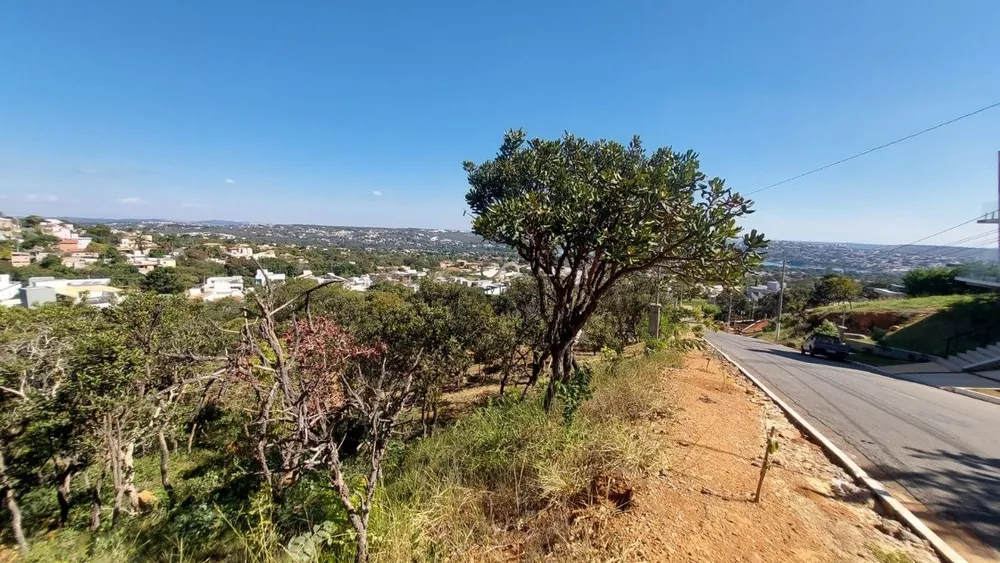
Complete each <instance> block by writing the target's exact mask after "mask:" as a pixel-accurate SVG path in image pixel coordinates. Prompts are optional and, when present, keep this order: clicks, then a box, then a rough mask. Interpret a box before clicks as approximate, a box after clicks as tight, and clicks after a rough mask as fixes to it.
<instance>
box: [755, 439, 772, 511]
mask: <svg viewBox="0 0 1000 563" xmlns="http://www.w3.org/2000/svg"><path fill="white" fill-rule="evenodd" d="M772 443H774V427H773V426H772V427H771V431H770V432H768V433H767V443H766V444H765V445H764V463H761V464H760V480H758V481H757V493H756V494H754V496H753V501H754V502H760V490H761V489H762V488H763V487H764V477H765V476H766V475H767V468H768V466H769V465H770V462H771V444H772Z"/></svg>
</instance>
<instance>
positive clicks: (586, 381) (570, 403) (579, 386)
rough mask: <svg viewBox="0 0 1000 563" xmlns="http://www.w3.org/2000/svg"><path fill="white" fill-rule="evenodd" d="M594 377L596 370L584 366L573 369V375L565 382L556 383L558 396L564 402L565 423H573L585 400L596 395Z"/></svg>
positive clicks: (567, 424) (563, 414)
mask: <svg viewBox="0 0 1000 563" xmlns="http://www.w3.org/2000/svg"><path fill="white" fill-rule="evenodd" d="M593 378H594V370H593V369H592V368H591V367H590V366H583V367H579V368H577V369H575V370H573V375H572V377H570V378H569V380H567V381H566V382H565V383H562V382H559V383H556V397H558V398H559V400H560V401H561V402H562V416H563V424H565V425H566V426H569V425H571V424H573V419H574V418H576V413H577V411H579V410H580V406H581V405H583V402H584V401H586V400H587V399H589V398H591V397H592V396H593V395H594V390H593V389H591V387H590V382H591V380H592V379H593Z"/></svg>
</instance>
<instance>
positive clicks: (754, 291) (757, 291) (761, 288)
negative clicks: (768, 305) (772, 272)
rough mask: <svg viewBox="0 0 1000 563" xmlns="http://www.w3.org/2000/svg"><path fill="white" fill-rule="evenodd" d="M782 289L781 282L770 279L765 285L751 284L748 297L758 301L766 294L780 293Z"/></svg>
mask: <svg viewBox="0 0 1000 563" xmlns="http://www.w3.org/2000/svg"><path fill="white" fill-rule="evenodd" d="M779 291H781V283H780V282H776V281H769V282H767V283H766V284H764V285H751V286H750V287H748V288H747V297H748V298H750V299H753V300H754V301H757V300H758V299H760V298H761V297H763V296H765V295H770V294H774V293H778V292H779Z"/></svg>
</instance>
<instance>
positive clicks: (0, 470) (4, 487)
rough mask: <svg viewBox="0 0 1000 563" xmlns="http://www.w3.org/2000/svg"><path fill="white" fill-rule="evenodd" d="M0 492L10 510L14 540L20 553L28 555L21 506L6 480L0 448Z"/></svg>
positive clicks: (4, 465)
mask: <svg viewBox="0 0 1000 563" xmlns="http://www.w3.org/2000/svg"><path fill="white" fill-rule="evenodd" d="M0 493H2V496H3V502H4V505H5V506H6V507H7V511H8V512H10V528H11V531H12V532H13V533H14V540H15V541H16V542H17V547H18V548H19V549H20V550H21V555H23V556H27V555H28V540H26V539H24V529H23V528H22V527H21V508H20V507H19V506H18V505H17V500H16V499H15V498H14V488H13V487H11V485H10V483H9V482H8V480H7V464H6V463H5V461H4V457H3V451H2V450H0Z"/></svg>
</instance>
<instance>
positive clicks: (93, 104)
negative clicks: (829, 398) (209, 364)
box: [0, 0, 1000, 244]
mask: <svg viewBox="0 0 1000 563" xmlns="http://www.w3.org/2000/svg"><path fill="white" fill-rule="evenodd" d="M526 14H530V17H526V16H525V15H526ZM903 14H905V17H903ZM996 21H1000V4H998V3H996V2H993V1H990V0H969V1H967V2H962V3H960V4H955V5H951V4H947V3H924V4H916V5H915V4H913V3H911V2H908V1H906V0H885V1H883V2H878V3H871V2H866V1H864V0H849V1H847V2H841V3H837V4H830V5H820V4H809V5H807V4H804V3H788V4H787V5H782V6H776V5H774V4H772V3H764V2H737V1H735V0H732V1H723V0H716V1H713V2H707V3H694V4H674V3H652V2H650V3H640V4H635V5H630V6H627V7H625V6H621V5H618V4H613V3H612V4H608V3H588V2H584V3H579V2H573V3H570V2H568V1H566V0H561V1H556V2H551V3H544V4H541V5H540V4H538V3H531V2H525V1H523V0H522V1H514V2H508V3H504V4H503V5H479V4H468V3H458V2H439V3H432V4H421V5H413V4H411V3H405V2H400V3H397V4H394V5H392V6H386V5H385V4H379V5H364V4H359V5H347V6H340V5H333V4H329V3H324V2H318V1H315V2H309V1H306V2H301V3H295V4H294V5H283V4H269V5H254V4H250V5H248V4H246V3H242V2H236V1H235V0H220V1H219V2H212V3H210V4H204V3H199V2H194V1H192V0H180V1H176V2H165V1H162V0H161V1H155V0H154V1H150V2H142V3H130V4H121V3H116V2H109V1H107V0H95V1H94V2H91V3H87V4H86V5H81V4H76V3H72V2H55V3H30V2H20V3H16V2H11V3H4V4H2V5H0V56H2V57H3V60H5V61H7V65H5V68H4V71H5V80H4V87H0V130H2V131H3V133H4V134H3V135H0V211H4V212H6V213H9V214H29V213H37V214H40V215H49V216H67V215H69V216H113V217H123V218H136V217H150V216H156V217H163V218H165V219H172V220H192V219H197V220H206V219H207V218H215V219H224V220H237V221H251V222H264V223H310V224H323V225H336V224H345V225H361V226H381V227H402V226H412V227H420V228H448V229H462V230H468V228H469V217H467V216H465V215H464V213H465V201H464V195H465V192H466V190H467V186H466V183H465V177H464V173H463V171H462V167H461V163H462V161H463V160H474V161H482V160H484V159H487V158H490V157H491V156H492V155H493V154H494V153H495V152H496V150H497V147H498V146H499V143H500V142H501V137H502V134H503V132H504V130H506V129H509V128H519V127H522V128H524V129H525V130H526V131H527V133H528V135H529V136H540V137H546V138H551V137H555V136H558V135H560V134H561V133H562V132H563V131H564V130H569V131H571V132H573V133H575V134H578V135H581V136H583V137H586V138H592V139H596V138H609V139H615V140H618V141H621V142H627V141H628V139H629V138H630V137H631V136H632V135H633V134H638V135H640V136H641V137H642V138H643V140H644V142H645V145H646V147H647V148H648V149H649V150H653V149H655V148H656V147H659V146H663V145H672V146H673V147H674V148H676V149H682V150H683V149H688V148H690V149H693V150H696V151H698V152H699V153H700V155H701V160H702V169H703V171H704V172H705V173H706V174H708V175H709V176H720V177H723V178H726V180H727V185H729V186H730V187H732V188H733V189H735V190H737V191H740V192H743V193H749V192H752V191H754V190H756V189H759V188H761V187H763V186H767V185H770V184H772V183H774V182H777V181H780V180H783V179H785V178H789V177H792V176H794V175H796V174H799V173H802V172H804V171H807V170H811V169H813V168H815V167H818V166H822V165H825V164H827V163H830V162H833V161H835V160H838V159H840V158H843V157H846V156H849V155H852V154H855V153H857V152H859V151H862V150H865V149H868V148H870V147H873V146H876V145H879V144H882V143H885V142H887V141H891V140H893V139H896V138H898V137H901V136H903V135H907V134H910V133H914V132H916V131H919V130H921V129H923V128H925V127H928V126H930V125H934V124H936V123H940V122H942V121H945V120H947V119H950V118H953V117H955V116H958V115H961V114H963V113H965V112H968V111H971V110H974V109H976V108H979V107H983V106H985V105H987V104H990V103H993V102H996V101H1000V74H998V73H991V72H984V70H983V69H990V68H993V67H994V66H995V61H994V60H993V59H994V56H993V53H996V52H1000V36H998V35H997V34H996V33H995V31H994V29H993V28H994V23H995V22H996ZM942 37H947V38H948V40H947V41H941V40H940V39H941V38H942ZM553 53H557V55H554V54H553ZM997 131H1000V109H996V110H991V111H988V112H984V113H982V114H980V115H977V116H975V117H972V118H969V119H968V120H964V121H961V122H959V123H955V124H953V125H949V126H947V127H944V128H942V129H939V130H936V131H934V132H932V133H929V134H927V135H924V136H921V137H919V138H915V139H912V140H909V141H907V142H905V143H901V144H899V145H895V146H893V147H890V148H887V149H885V150H884V151H880V152H878V153H875V154H871V155H868V156H865V157H862V158H859V159H857V160H853V161H851V162H849V163H846V164H844V165H842V166H838V167H836V168H832V169H829V170H825V171H823V172H820V173H817V174H814V175H811V176H809V177H806V178H802V179H800V180H797V181H795V182H791V183H788V184H785V185H782V186H778V187H776V188H774V189H771V190H767V191H764V192H761V193H759V194H756V195H755V196H754V197H753V199H755V201H756V205H755V208H756V209H757V213H755V214H754V215H752V216H750V217H749V218H748V219H747V220H746V221H744V226H745V227H746V228H747V229H752V228H755V229H758V230H760V231H763V232H764V233H766V234H767V235H768V236H769V237H770V238H772V239H782V240H815V241H827V242H844V241H850V242H859V243H875V244H902V243H906V242H909V241H912V240H915V239H918V238H920V237H923V236H926V235H928V234H930V233H933V232H935V231H937V230H941V229H944V228H946V227H949V226H951V225H955V224H958V223H960V222H962V221H965V220H967V219H970V218H972V217H973V216H975V215H977V214H979V213H984V212H986V211H990V210H992V209H996V207H997V202H996V198H997V150H998V149H1000V145H998V143H1000V139H998V137H997V135H996V132H997ZM990 230H991V227H989V226H984V225H975V224H971V225H967V226H965V227H962V228H960V229H957V230H955V231H952V232H949V233H947V234H946V235H942V236H941V238H939V239H938V238H936V239H933V240H930V241H928V242H931V243H939V244H941V243H948V242H950V241H953V240H960V239H962V238H965V237H970V236H975V235H977V234H981V233H986V232H988V231H990ZM993 231H994V232H995V228H993Z"/></svg>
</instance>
